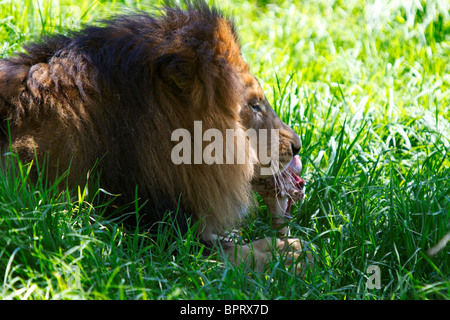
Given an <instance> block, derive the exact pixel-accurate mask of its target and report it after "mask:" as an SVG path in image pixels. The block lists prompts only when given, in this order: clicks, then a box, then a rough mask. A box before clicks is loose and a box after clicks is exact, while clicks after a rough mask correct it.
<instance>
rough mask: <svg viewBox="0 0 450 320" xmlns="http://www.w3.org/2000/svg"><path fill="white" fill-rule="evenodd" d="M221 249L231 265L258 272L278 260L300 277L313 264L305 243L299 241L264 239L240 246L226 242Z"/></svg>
mask: <svg viewBox="0 0 450 320" xmlns="http://www.w3.org/2000/svg"><path fill="white" fill-rule="evenodd" d="M223 247H224V249H225V254H226V256H227V258H228V260H229V261H230V262H231V263H233V264H235V265H237V266H239V265H241V264H245V265H247V266H248V267H250V268H251V269H253V270H255V271H258V272H263V271H264V269H265V267H266V265H267V263H269V262H270V261H273V260H275V259H280V260H281V261H284V265H285V266H286V268H288V269H289V268H294V271H295V274H298V275H302V274H304V271H305V269H306V267H307V266H310V265H311V264H312V262H313V257H312V254H311V252H309V251H308V250H307V246H306V243H305V242H304V241H302V240H299V239H288V238H285V239H279V238H264V239H260V240H256V241H253V242H251V243H248V244H242V245H240V244H237V243H234V242H233V243H230V242H228V243H226V244H225V245H223ZM292 266H294V267H292Z"/></svg>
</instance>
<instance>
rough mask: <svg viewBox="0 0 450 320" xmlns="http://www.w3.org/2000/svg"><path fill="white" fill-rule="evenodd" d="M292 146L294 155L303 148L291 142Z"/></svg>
mask: <svg viewBox="0 0 450 320" xmlns="http://www.w3.org/2000/svg"><path fill="white" fill-rule="evenodd" d="M291 148H292V155H293V156H295V155H296V154H298V153H299V152H300V149H301V148H302V146H301V145H296V144H294V143H291Z"/></svg>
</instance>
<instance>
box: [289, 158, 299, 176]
mask: <svg viewBox="0 0 450 320" xmlns="http://www.w3.org/2000/svg"><path fill="white" fill-rule="evenodd" d="M289 168H291V169H292V171H293V173H295V174H296V175H299V174H300V172H302V161H301V160H300V156H299V155H298V154H297V155H295V156H294V157H293V158H292V160H291V162H290V163H289Z"/></svg>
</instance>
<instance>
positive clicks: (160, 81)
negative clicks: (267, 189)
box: [0, 1, 301, 269]
mask: <svg viewBox="0 0 450 320" xmlns="http://www.w3.org/2000/svg"><path fill="white" fill-rule="evenodd" d="M25 49H26V51H27V53H21V54H18V55H17V56H16V57H12V58H9V59H4V60H0V116H1V120H2V121H1V128H2V130H1V133H0V143H1V147H2V150H3V151H5V150H7V148H9V146H10V143H11V148H12V150H13V151H14V152H15V153H17V154H18V155H19V157H20V159H21V160H22V161H24V162H29V161H32V160H33V159H37V162H38V163H42V162H43V161H44V157H45V159H48V175H49V177H55V176H56V175H57V174H58V173H61V172H63V171H64V170H66V169H68V168H70V173H69V175H68V183H69V186H71V187H76V186H77V185H78V184H80V183H83V182H85V181H84V179H85V177H86V173H87V172H88V171H89V170H90V169H91V168H93V167H94V166H97V167H98V168H99V169H100V171H101V175H100V184H101V187H102V188H103V189H106V190H108V191H110V192H112V193H114V194H120V196H119V200H120V201H121V203H123V204H126V203H131V202H132V201H133V200H135V199H136V197H137V198H139V199H141V201H142V202H143V201H145V206H144V208H143V209H141V212H140V213H141V214H142V221H143V223H153V222H156V221H160V220H161V219H162V217H163V214H164V212H165V211H166V210H170V211H172V212H173V214H174V215H175V214H176V217H175V220H176V221H177V223H178V224H179V226H180V227H181V228H182V229H183V228H186V221H188V220H189V219H192V220H193V221H198V222H199V223H200V226H201V228H200V231H199V235H200V237H201V239H202V240H203V241H205V242H210V241H211V240H213V239H214V235H216V234H219V235H221V234H223V232H224V230H225V229H227V228H230V227H233V226H234V225H235V224H236V222H237V221H239V219H240V218H241V217H242V215H244V214H245V213H246V212H247V209H248V206H249V204H250V199H251V192H252V181H257V180H258V179H259V180H258V181H261V179H262V178H264V176H261V175H260V174H259V172H260V170H259V169H260V168H261V167H262V166H264V165H266V166H268V165H269V164H267V163H266V164H263V163H261V161H259V160H258V157H257V151H256V150H255V145H250V146H247V147H246V148H245V149H244V150H245V161H244V162H243V163H225V162H223V163H221V164H219V163H213V164H205V163H203V162H201V163H198V162H196V161H193V162H192V163H180V164H175V163H174V161H173V159H172V158H171V154H172V150H173V148H174V146H175V145H176V144H177V141H176V140H175V141H173V140H174V139H173V137H172V134H173V133H174V132H175V131H176V130H177V129H180V128H183V129H185V130H187V131H188V132H190V133H193V131H194V129H195V128H194V124H195V123H196V122H197V123H198V121H200V122H201V125H202V130H203V132H206V131H207V130H208V129H215V130H219V132H221V133H223V134H224V135H225V132H226V130H227V129H233V130H235V131H234V132H235V133H236V135H235V136H234V139H235V140H236V141H241V142H242V141H247V140H246V139H248V137H246V136H245V132H246V130H247V129H249V128H253V129H256V131H257V132H258V129H268V130H270V129H277V130H279V131H278V132H279V144H277V146H278V148H279V149H277V150H276V151H277V152H278V153H279V164H278V168H276V169H279V170H280V171H282V170H284V169H285V168H287V167H288V165H289V163H290V162H291V160H292V159H293V156H294V155H295V154H297V153H298V151H299V150H300V148H301V142H300V139H299V137H298V135H297V134H296V133H295V132H294V131H293V130H292V129H291V128H289V127H288V126H287V125H286V124H284V123H283V122H282V121H281V120H280V119H279V118H278V117H277V115H276V114H275V112H274V111H273V110H272V108H271V107H270V105H269V103H268V102H267V100H266V99H265V96H264V94H263V91H262V90H261V87H260V85H259V84H258V82H257V80H256V79H255V77H254V76H252V75H251V74H250V71H249V66H248V65H247V64H246V63H245V62H244V60H243V59H242V57H241V51H240V45H239V43H238V39H237V34H236V31H235V28H234V26H233V23H232V22H231V21H230V20H228V19H226V18H225V17H224V16H223V15H222V14H221V13H219V12H218V11H217V10H216V9H214V8H209V7H208V5H206V4H205V3H203V2H195V3H191V2H190V1H188V2H187V3H186V9H182V8H181V7H178V6H174V5H167V6H165V7H164V8H163V9H162V10H161V13H160V14H153V15H150V14H147V13H143V12H139V13H136V14H131V15H125V16H118V17H116V18H114V19H112V20H110V21H104V22H103V25H102V26H88V27H85V28H84V29H82V30H81V31H76V32H71V33H70V34H69V35H67V36H66V35H53V36H49V37H45V38H44V39H43V40H42V41H41V42H39V43H35V44H31V45H28V46H26V47H25ZM240 139H241V140H240ZM242 139H244V140H242ZM236 141H235V142H236ZM258 141H260V140H258ZM195 143H196V142H195V141H194V144H195ZM205 144H206V143H205V141H202V142H201V145H200V146H201V147H204V146H205ZM268 144H273V141H272V140H269V141H268ZM224 148H225V147H224ZM202 150H203V149H202ZM194 151H198V150H194ZM216 151H218V150H216ZM225 151H226V150H225ZM274 190H275V189H274ZM274 192H275V191H274ZM273 197H275V194H273ZM273 245H275V246H276V247H278V248H279V249H286V248H290V250H291V251H292V250H293V251H298V250H300V243H299V241H297V240H288V239H284V240H280V239H276V240H275V239H272V240H270V239H269V240H266V239H264V240H259V241H255V242H254V243H252V244H249V245H243V246H238V245H233V244H227V245H225V250H226V251H227V255H228V256H229V257H230V259H231V261H234V262H236V263H241V262H242V261H245V262H247V263H248V261H250V260H248V259H247V258H248V257H250V255H249V253H250V251H252V250H253V251H254V258H255V259H254V262H255V263H256V268H259V269H261V268H262V266H263V265H264V263H265V262H266V261H267V259H268V253H270V252H271V250H272V247H273ZM252 257H253V256H252ZM296 257H297V253H294V258H296Z"/></svg>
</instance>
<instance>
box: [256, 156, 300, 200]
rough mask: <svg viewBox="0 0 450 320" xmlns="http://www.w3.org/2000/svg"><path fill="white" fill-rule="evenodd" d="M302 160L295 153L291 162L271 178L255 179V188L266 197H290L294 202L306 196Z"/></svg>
mask: <svg viewBox="0 0 450 320" xmlns="http://www.w3.org/2000/svg"><path fill="white" fill-rule="evenodd" d="M301 171H302V162H301V160H300V157H299V156H298V155H295V156H294V157H293V158H292V159H291V162H289V164H288V165H287V166H285V168H284V170H283V171H281V172H280V173H278V174H276V175H274V176H271V177H269V178H261V179H258V180H257V181H255V183H254V186H255V190H256V191H257V192H258V193H259V194H260V195H261V196H262V197H263V198H264V197H278V198H280V197H288V198H289V199H290V200H291V201H292V202H297V201H300V200H301V199H303V197H304V196H305V194H304V188H305V180H303V179H302V178H300V176H299V175H300V173H301Z"/></svg>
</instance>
